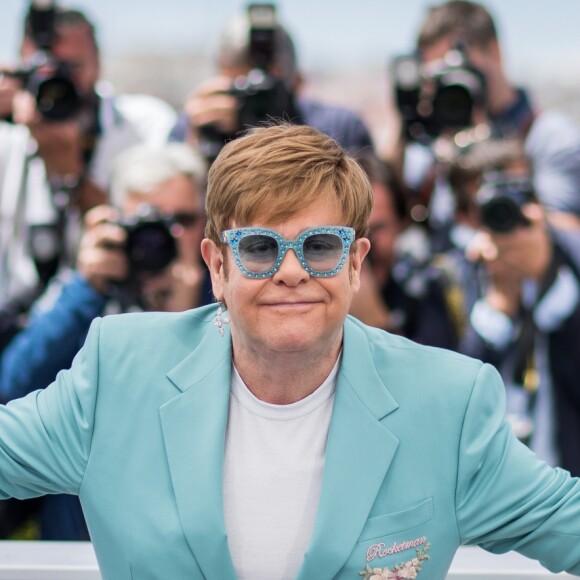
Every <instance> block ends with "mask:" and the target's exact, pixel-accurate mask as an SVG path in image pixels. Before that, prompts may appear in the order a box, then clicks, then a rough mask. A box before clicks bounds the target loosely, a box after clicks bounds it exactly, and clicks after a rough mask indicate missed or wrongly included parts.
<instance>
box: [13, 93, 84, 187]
mask: <svg viewBox="0 0 580 580" xmlns="http://www.w3.org/2000/svg"><path fill="white" fill-rule="evenodd" d="M13 118H14V122H15V123H20V124H23V125H27V126H28V128H29V129H30V133H31V134H32V136H33V137H34V139H35V140H36V142H37V144H38V153H39V155H40V156H41V157H42V159H43V160H44V163H45V165H46V170H47V173H48V175H49V177H54V176H64V175H80V174H82V172H83V170H84V166H83V165H84V164H83V160H82V139H83V131H82V127H81V125H80V123H79V120H78V119H77V118H72V119H70V120H66V121H47V120H45V119H44V118H43V117H42V116H41V114H40V113H39V111H38V109H37V107H36V102H35V100H34V97H33V96H32V95H31V94H30V93H29V92H27V91H23V90H21V91H18V92H17V93H16V95H15V96H14V101H13Z"/></svg>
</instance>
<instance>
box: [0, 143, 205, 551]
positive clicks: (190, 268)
mask: <svg viewBox="0 0 580 580" xmlns="http://www.w3.org/2000/svg"><path fill="white" fill-rule="evenodd" d="M204 180H205V164H204V163H203V161H202V160H201V158H199V156H197V155H196V154H195V153H194V152H193V151H192V150H191V148H190V147H189V146H188V145H186V144H181V143H170V144H166V145H165V146H163V147H162V148H153V147H147V146H145V145H139V146H136V147H134V148H131V149H129V150H127V151H126V152H124V153H123V154H122V155H121V156H120V157H119V159H118V162H117V164H116V170H115V172H114V175H113V181H112V197H113V199H114V200H115V202H116V203H117V207H112V206H104V205H101V206H98V207H95V208H93V209H92V210H91V211H89V212H88V213H87V215H86V219H85V222H86V223H85V225H86V231H85V233H84V234H83V236H82V240H81V244H80V248H79V256H78V267H77V271H76V272H74V273H71V275H70V277H69V279H68V280H67V281H65V282H64V283H63V285H62V288H61V291H60V294H59V295H58V296H57V297H56V300H55V301H54V303H53V304H52V305H50V306H49V307H47V306H45V305H44V304H43V303H42V302H41V303H40V304H38V305H37V308H36V310H35V311H33V314H32V317H31V321H30V323H29V325H28V327H27V328H25V329H24V330H23V331H21V332H20V333H19V334H18V335H16V337H15V338H14V339H13V340H12V341H11V342H10V344H9V345H8V346H7V347H6V349H5V351H4V353H3V355H2V357H1V358H0V399H2V400H4V401H8V400H11V399H13V398H17V397H20V396H23V395H25V394H27V393H29V392H31V391H33V390H36V389H41V388H44V387H46V386H47V385H48V384H49V383H50V382H51V381H52V380H54V378H55V376H56V374H57V373H58V372H59V371H60V370H61V369H64V368H68V367H69V366H70V364H71V362H72V360H73V358H74V356H75V354H76V353H77V351H78V349H79V348H80V347H81V345H82V343H83V341H84V339H85V336H86V333H87V331H88V329H89V326H90V324H91V322H92V320H93V319H94V318H96V317H97V316H102V315H103V314H108V313H113V312H120V311H137V310H158V311H181V310H186V309H189V308H193V307H195V306H199V305H202V304H207V303H209V302H211V292H210V290H209V280H208V279H207V276H206V274H205V269H203V268H202V265H201V258H200V255H199V246H200V242H201V238H202V237H203V219H202V215H203V212H202V188H203V184H204ZM53 286H55V285H53ZM43 307H44V308H43ZM69 500H70V502H72V504H74V505H70V506H69ZM55 502H56V505H57V507H58V509H59V510H60V509H64V510H65V511H66V514H65V515H62V516H61V515H59V517H56V518H55V517H54V512H53V510H54V508H55ZM59 502H62V503H59ZM62 504H65V505H64V506H63V505H62ZM65 506H66V507H65ZM78 509H80V508H79V507H78V504H77V503H76V500H75V501H72V500H71V499H70V498H64V499H63V498H62V497H61V498H59V499H47V500H44V501H43V507H42V514H43V517H42V519H41V534H42V537H43V539H53V540H73V539H87V538H86V537H84V536H83V533H86V532H85V530H84V523H83V522H82V518H79V517H69V516H70V515H71V514H72V515H73V516H74V514H75V513H76V512H77V510H78ZM74 522H77V524H74ZM78 522H80V524H79V523H78ZM81 524H82V525H81Z"/></svg>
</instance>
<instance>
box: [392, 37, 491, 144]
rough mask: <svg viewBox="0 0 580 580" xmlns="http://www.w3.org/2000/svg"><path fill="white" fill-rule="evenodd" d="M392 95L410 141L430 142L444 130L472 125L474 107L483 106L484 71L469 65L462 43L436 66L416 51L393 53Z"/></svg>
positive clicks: (484, 103) (485, 98)
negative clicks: (395, 54)
mask: <svg viewBox="0 0 580 580" xmlns="http://www.w3.org/2000/svg"><path fill="white" fill-rule="evenodd" d="M390 75H391V78H392V80H393V83H392V84H393V91H394V98H395V103H396V105H397V108H398V110H399V113H400V115H401V119H402V124H403V133H404V136H405V137H406V138H407V139H408V140H410V141H418V142H422V143H430V142H431V141H432V140H433V139H435V138H437V137H438V136H440V135H441V133H442V132H444V131H448V130H449V131H459V130H461V129H465V128H467V127H469V126H471V125H473V111H474V109H475V108H476V107H485V105H486V101H487V90H486V83H485V78H484V76H483V74H482V73H481V72H480V71H478V70H477V69H476V68H474V67H473V66H471V64H470V63H469V60H468V59H467V55H466V54H465V50H464V49H463V47H462V46H461V45H458V46H456V47H455V48H453V49H452V50H450V51H448V52H447V54H446V55H445V57H444V58H443V60H442V61H441V62H440V63H437V65H436V66H431V67H425V66H424V65H423V64H422V62H421V59H420V57H419V55H417V54H411V55H402V56H398V57H395V58H394V59H393V60H392V62H391V66H390Z"/></svg>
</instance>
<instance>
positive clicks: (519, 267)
mask: <svg viewBox="0 0 580 580" xmlns="http://www.w3.org/2000/svg"><path fill="white" fill-rule="evenodd" d="M522 213H523V214H524V215H525V217H526V218H527V219H528V221H529V224H528V225H527V226H520V227H517V228H515V229H514V230H512V231H511V232H508V233H501V234H500V233H494V232H491V231H487V230H482V231H480V232H479V233H478V234H477V235H476V236H475V238H474V239H473V241H472V243H471V244H470V245H469V247H468V248H467V250H466V255H467V257H468V258H469V259H470V260H472V261H478V260H479V261H481V262H482V263H484V264H485V266H486V270H487V273H488V275H489V282H490V284H489V289H488V292H487V295H486V301H487V302H488V303H489V304H490V305H491V306H493V307H494V308H495V309H497V310H500V311H502V312H504V313H505V314H508V315H509V316H514V315H515V314H516V313H517V311H518V309H519V305H520V300H521V284H522V281H523V280H524V279H531V280H535V281H536V282H540V283H541V281H542V280H543V278H544V276H545V274H546V271H547V270H548V267H549V265H550V261H551V259H552V252H553V250H552V241H551V239H550V236H549V233H548V230H547V227H546V220H545V216H544V211H543V209H542V207H541V206H540V205H539V204H535V203H534V204H527V205H525V206H523V207H522Z"/></svg>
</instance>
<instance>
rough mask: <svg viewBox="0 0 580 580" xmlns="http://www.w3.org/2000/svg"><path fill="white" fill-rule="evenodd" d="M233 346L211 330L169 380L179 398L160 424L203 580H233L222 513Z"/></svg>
mask: <svg viewBox="0 0 580 580" xmlns="http://www.w3.org/2000/svg"><path fill="white" fill-rule="evenodd" d="M230 344H231V340H230V336H229V333H226V335H225V336H224V337H223V338H221V337H220V336H219V334H218V332H217V331H216V329H215V328H214V327H213V326H210V327H209V328H208V329H207V331H206V333H205V336H204V338H203V339H202V341H201V342H200V344H199V345H198V347H197V348H196V349H195V350H194V351H193V352H192V353H191V354H190V355H189V356H188V357H187V358H185V359H184V360H183V361H182V362H181V363H180V364H179V365H178V366H176V367H175V368H173V369H172V370H171V371H170V372H169V373H168V375H167V377H168V378H169V380H170V381H171V382H173V384H174V385H175V386H176V387H177V388H178V389H179V390H181V391H182V392H181V394H179V395H178V396H176V397H175V398H173V399H172V400H171V401H169V402H167V403H165V404H164V405H163V406H162V407H161V409H160V414H161V422H162V429H163V436H164V441H165V449H166V452H167V459H168V463H169V471H170V475H171V482H172V485H173V490H174V492H175V498H176V502H177V510H178V512H179V517H180V519H181V523H182V526H183V530H184V534H185V536H186V538H187V541H188V543H189V546H190V548H191V550H192V552H193V554H194V556H195V558H196V560H197V562H198V564H199V566H200V568H201V569H202V572H203V574H204V576H205V577H207V578H218V577H219V578H223V579H225V580H228V579H232V580H233V579H235V577H236V575H235V571H234V566H233V563H232V559H231V555H230V552H229V549H228V544H227V536H226V529H225V519H224V509H223V485H222V472H223V459H224V444H225V430H226V425H227V419H228V407H229V392H230V374H231V347H230Z"/></svg>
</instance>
